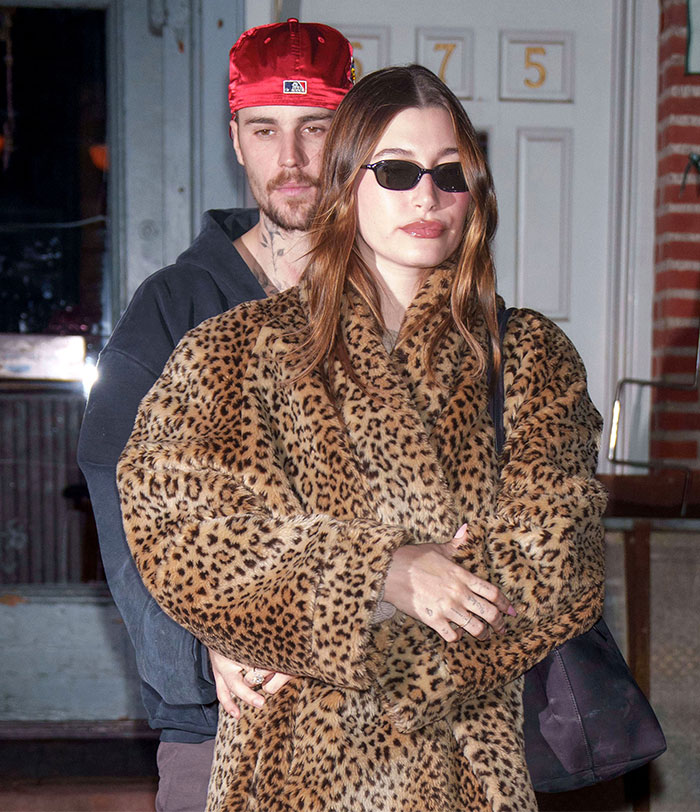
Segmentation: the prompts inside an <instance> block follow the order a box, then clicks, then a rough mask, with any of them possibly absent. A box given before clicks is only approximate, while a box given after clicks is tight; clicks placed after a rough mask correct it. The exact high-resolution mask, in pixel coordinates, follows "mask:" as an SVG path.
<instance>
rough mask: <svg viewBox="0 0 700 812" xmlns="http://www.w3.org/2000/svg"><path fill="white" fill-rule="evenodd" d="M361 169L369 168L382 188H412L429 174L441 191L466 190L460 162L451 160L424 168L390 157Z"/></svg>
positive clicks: (402, 189) (365, 165)
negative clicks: (390, 158) (430, 167)
mask: <svg viewBox="0 0 700 812" xmlns="http://www.w3.org/2000/svg"><path fill="white" fill-rule="evenodd" d="M361 168H362V169H371V170H372V171H373V172H374V176H375V178H376V179H377V183H378V184H379V185H380V186H381V187H382V188H384V189H391V190H392V191H394V192H405V191H406V190H407V189H413V187H414V186H416V185H417V184H418V182H419V181H420V179H421V178H422V177H423V175H430V176H431V177H432V179H433V183H434V184H435V185H436V186H437V187H438V189H442V191H443V192H466V191H468V189H467V182H466V180H465V179H464V172H462V166H461V164H459V163H457V161H453V162H451V163H447V164H438V165H437V166H434V167H433V168H432V169H424V168H423V167H422V166H418V164H414V163H413V161H401V160H399V159H392V160H387V161H377V162H376V163H373V164H363V165H362V167H361Z"/></svg>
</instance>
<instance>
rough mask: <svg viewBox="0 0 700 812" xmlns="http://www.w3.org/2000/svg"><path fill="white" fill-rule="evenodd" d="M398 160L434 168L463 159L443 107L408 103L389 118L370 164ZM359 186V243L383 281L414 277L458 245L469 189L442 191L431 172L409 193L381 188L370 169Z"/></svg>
mask: <svg viewBox="0 0 700 812" xmlns="http://www.w3.org/2000/svg"><path fill="white" fill-rule="evenodd" d="M389 159H400V160H406V161H412V162H413V163H415V164H418V165H419V166H421V167H423V168H426V169H432V168H433V167H435V166H437V165H438V164H443V163H451V162H454V161H459V154H458V151H457V139H456V138H455V133H454V128H453V126H452V120H451V118H450V115H449V113H448V112H447V110H446V109H445V108H443V107H425V108H418V107H409V108H407V109H406V110H402V111H401V112H400V113H398V114H397V115H396V116H395V117H394V118H393V119H392V121H391V123H390V124H389V126H388V127H387V128H386V130H385V132H384V134H383V135H382V137H381V138H380V140H379V143H378V144H377V146H376V149H375V151H374V154H373V155H372V157H371V158H370V160H369V161H368V162H367V163H370V164H371V163H375V162H376V161H381V160H389ZM360 176H361V179H360V182H359V184H358V186H357V192H356V194H357V218H358V240H357V242H358V246H359V249H360V253H361V255H362V257H363V259H364V260H365V262H366V263H367V264H368V266H369V268H370V269H371V270H372V271H374V272H375V273H377V272H378V273H379V274H380V275H381V276H382V277H383V278H384V279H387V280H388V279H390V278H396V277H397V275H398V276H400V277H406V275H409V276H411V277H415V276H416V275H418V274H421V273H422V272H423V271H424V270H425V269H428V268H434V267H435V266H437V265H439V264H440V263H441V262H443V261H444V260H445V259H447V257H449V256H450V255H451V254H452V252H453V251H454V250H455V248H456V247H457V245H458V243H459V241H460V238H461V236H462V231H463V227H464V220H465V218H466V215H467V207H468V206H469V200H470V195H469V192H444V191H442V190H441V189H439V188H438V187H437V186H436V185H435V183H434V182H433V179H432V177H431V176H430V175H423V177H421V179H420V180H419V181H418V183H417V185H416V186H414V187H413V188H412V189H407V190H405V191H393V190H390V189H384V188H382V187H381V186H380V185H379V183H378V182H377V179H376V177H375V175H374V172H373V171H372V170H371V169H361V170H360Z"/></svg>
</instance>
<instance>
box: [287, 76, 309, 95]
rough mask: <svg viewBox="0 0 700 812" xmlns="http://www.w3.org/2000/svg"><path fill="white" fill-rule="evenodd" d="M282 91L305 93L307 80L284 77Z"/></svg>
mask: <svg viewBox="0 0 700 812" xmlns="http://www.w3.org/2000/svg"><path fill="white" fill-rule="evenodd" d="M282 93H293V94H297V93H299V94H302V95H303V94H304V93H306V82H304V81H303V80H302V79H283V80H282Z"/></svg>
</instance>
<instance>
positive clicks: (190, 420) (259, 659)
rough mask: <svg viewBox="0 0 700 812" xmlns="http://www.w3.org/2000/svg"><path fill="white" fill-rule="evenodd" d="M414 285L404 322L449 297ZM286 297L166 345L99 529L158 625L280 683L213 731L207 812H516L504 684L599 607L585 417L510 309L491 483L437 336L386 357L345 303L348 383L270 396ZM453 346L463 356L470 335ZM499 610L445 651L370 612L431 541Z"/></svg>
mask: <svg viewBox="0 0 700 812" xmlns="http://www.w3.org/2000/svg"><path fill="white" fill-rule="evenodd" d="M449 281H450V280H449V273H448V272H442V271H440V272H434V273H433V274H432V275H431V277H430V278H429V279H428V281H427V282H426V284H425V285H424V287H423V288H422V289H421V291H420V292H419V294H418V296H417V297H416V300H415V301H414V303H413V304H412V305H411V307H410V308H409V310H408V311H407V314H406V319H405V322H404V324H405V325H408V324H411V323H416V322H414V320H416V319H421V318H422V316H423V315H424V314H425V312H426V308H430V307H432V305H433V303H434V302H435V301H436V297H443V296H444V295H445V292H446V291H447V289H448V285H449ZM306 323H307V310H306V298H305V292H304V288H303V286H302V287H300V288H295V289H291V290H289V291H286V292H284V293H282V294H280V295H278V296H275V297H273V298H271V299H267V300H264V301H259V302H251V303H248V304H246V305H242V306H241V307H239V308H236V309H235V310H232V311H229V312H228V313H224V314H223V315H221V316H218V317H215V318H213V319H211V320H209V321H207V322H204V323H203V324H202V325H200V326H199V327H198V328H196V329H195V330H193V331H192V332H191V333H189V334H188V335H187V336H186V337H185V338H184V339H183V341H182V342H181V343H180V345H179V347H178V349H177V350H176V351H175V353H174V354H173V356H172V357H171V359H170V361H169V363H168V365H167V366H166V368H165V371H164V372H163V375H162V376H161V378H160V380H159V381H158V382H157V383H156V385H155V386H154V388H153V389H152V390H151V392H150V393H149V395H148V396H147V397H146V398H145V399H144V401H143V403H142V405H141V409H140V412H139V416H138V418H137V421H136V424H135V427H134V431H133V434H132V436H131V439H130V441H129V444H128V445H127V447H126V449H125V451H124V453H123V455H122V459H121V462H120V466H119V474H118V479H119V487H120V491H121V495H122V508H123V517H124V525H125V528H126V532H127V537H128V539H129V543H130V545H131V549H132V551H133V555H134V558H135V560H136V563H137V565H138V567H139V569H140V571H141V574H142V577H143V579H144V581H145V582H146V584H147V585H148V587H149V589H150V590H151V591H152V592H153V594H154V595H155V596H156V598H157V599H158V601H159V602H160V604H161V605H162V607H163V608H164V609H165V611H166V612H168V613H169V614H170V615H172V616H173V617H174V618H175V619H176V620H177V621H178V622H180V623H182V624H183V625H184V626H186V627H187V628H188V629H190V630H191V631H192V632H193V633H194V634H195V635H196V636H197V637H199V638H200V639H202V640H203V641H204V642H205V643H206V644H207V645H208V646H210V647H212V648H214V649H217V650H219V651H221V652H222V653H224V654H225V655H227V656H229V657H231V658H233V659H236V660H238V661H241V662H246V663H249V664H251V665H256V666H260V667H265V668H271V669H275V670H279V671H283V672H286V673H290V674H295V675H299V676H298V678H297V679H295V680H294V681H293V682H291V683H289V684H288V685H287V686H286V687H285V688H284V689H283V690H282V691H281V692H280V693H279V694H278V695H277V696H276V697H274V698H272V699H269V700H268V701H267V703H266V706H265V707H264V708H263V709H262V710H254V709H251V708H248V707H244V708H243V712H242V716H241V719H240V721H238V722H236V721H235V720H233V719H232V718H231V717H228V716H227V715H226V714H225V713H224V712H223V711H222V714H221V716H222V718H221V721H220V724H219V734H218V741H217V755H216V758H215V766H214V773H213V780H212V783H211V789H210V797H209V806H208V808H209V810H211V812H214V810H216V812H219V811H220V810H226V811H227V812H233V811H234V810H235V811H236V812H239V810H240V812H243V811H244V810H245V812H253V811H254V810H255V811H256V812H306V811H307V810H318V811H319V812H320V811H321V810H323V811H324V812H330V811H331V810H333V812H360V810H362V812H399V810H406V812H416V810H424V811H425V812H433V811H434V812H455V810H465V811H466V810H469V811H470V812H474V811H475V810H497V812H527V810H535V809H536V803H535V798H534V794H533V791H532V787H531V785H530V781H529V778H528V775H527V770H526V767H525V762H524V754H523V742H522V732H521V731H522V699H521V695H522V690H521V689H522V680H521V679H520V677H521V675H522V674H523V673H524V671H525V670H527V669H528V668H529V667H530V666H532V665H533V664H534V663H535V662H537V661H538V660H540V659H541V658H543V657H544V656H545V655H546V654H547V653H548V652H549V650H550V649H551V648H552V647H553V646H555V645H557V644H559V643H561V642H563V641H564V640H566V639H568V638H570V637H572V636H574V635H576V634H578V633H580V632H581V631H584V630H585V629H587V628H588V627H590V626H591V625H592V623H593V622H594V621H595V619H596V618H597V617H598V616H599V614H600V611H601V607H602V597H603V579H604V572H603V533H602V525H601V521H600V517H601V514H602V511H603V509H604V506H605V496H604V494H603V492H602V491H601V489H600V486H599V485H598V484H597V482H596V481H595V480H594V478H593V474H594V469H595V465H596V457H597V448H598V438H599V432H600V429H601V421H600V416H599V415H598V413H597V412H596V410H595V408H594V407H593V405H592V404H591V402H590V400H589V397H588V394H587V391H586V380H585V372H584V369H583V366H582V364H581V361H580V359H579V357H578V355H577V353H576V351H575V350H574V349H573V347H572V346H571V344H570V342H569V341H568V339H567V338H566V337H565V336H564V334H563V333H562V332H561V331H560V330H559V329H558V328H557V327H556V326H555V325H553V324H552V323H551V322H549V321H548V320H547V319H545V318H544V317H542V316H540V315H538V314H536V313H533V312H531V311H525V310H521V311H516V313H515V314H514V315H513V316H512V317H511V319H510V322H509V327H508V333H507V336H506V339H505V344H504V358H505V367H504V369H505V384H506V406H505V426H506V445H505V448H504V454H503V460H502V461H501V465H500V467H499V461H498V460H497V459H496V455H495V451H494V434H493V426H492V423H491V420H490V417H489V415H488V411H487V391H486V384H485V382H484V381H483V380H479V381H471V382H469V378H470V376H471V372H472V370H473V367H474V359H473V358H472V357H471V356H470V354H469V352H468V351H467V349H466V345H465V342H464V341H463V339H462V338H461V337H460V336H459V334H458V333H456V332H454V333H451V334H448V335H447V336H446V337H445V339H444V341H443V342H442V344H441V345H440V347H439V351H438V353H437V356H436V359H435V362H436V363H435V365H436V375H435V378H434V379H433V380H431V379H430V376H428V375H427V372H426V370H425V368H424V366H423V360H422V353H421V348H422V346H423V344H424V341H425V330H427V329H428V325H426V326H425V327H424V328H422V329H421V330H420V331H419V332H418V333H417V334H416V335H415V336H414V337H413V338H411V339H410V340H408V341H407V342H406V343H405V344H404V345H403V347H400V348H399V349H397V350H395V351H394V353H392V354H391V355H388V354H387V352H386V350H385V349H384V346H383V344H382V341H381V337H380V336H379V335H378V334H377V332H376V329H375V327H374V324H373V321H372V319H371V317H370V315H369V313H368V312H367V311H366V309H365V308H364V307H363V305H362V304H361V303H360V302H359V300H356V298H355V297H354V296H353V295H352V294H350V295H349V296H348V301H347V303H346V307H345V312H344V315H343V320H342V329H343V330H344V333H345V336H346V339H347V343H348V348H349V352H350V356H351V359H352V363H353V366H354V369H355V371H356V373H357V375H358V377H359V378H360V379H361V380H362V381H363V382H365V384H366V386H367V390H368V392H369V393H370V394H369V395H368V394H363V392H362V391H361V389H360V388H359V387H358V386H357V384H356V383H355V382H353V381H352V380H349V379H348V378H347V376H345V375H344V374H343V373H342V370H340V369H338V370H336V372H337V375H336V382H337V396H336V397H335V399H334V402H332V401H331V399H330V398H329V396H328V394H327V391H326V389H325V387H324V385H323V381H322V379H321V376H320V375H313V376H311V377H310V378H307V379H305V380H303V381H301V382H299V383H297V384H294V385H287V384H286V383H285V381H287V380H288V377H289V373H290V369H289V367H288V363H287V361H286V355H287V353H288V352H289V350H290V349H291V348H292V347H293V346H294V342H295V341H298V340H299V337H298V334H297V333H296V332H295V331H297V330H299V329H300V328H302V329H303V327H304V325H305V324H306ZM474 330H475V333H476V334H477V335H479V336H480V338H481V340H483V341H485V332H484V329H483V325H478V324H477V325H475V327H474ZM463 522H467V523H468V526H469V536H468V544H467V545H465V547H464V548H463V552H462V558H461V560H462V563H463V564H464V566H466V567H469V568H471V569H472V570H473V571H475V572H476V573H477V574H479V575H481V576H483V577H486V578H488V579H489V580H492V581H494V582H496V583H498V584H499V585H500V586H501V587H502V589H503V590H504V592H505V593H506V595H508V597H509V598H510V599H511V601H513V603H514V605H515V606H516V608H517V610H518V616H517V618H513V619H509V628H508V631H507V633H506V634H505V635H503V636H497V635H492V636H491V639H490V640H489V641H487V642H479V641H476V640H474V639H473V638H472V637H470V636H468V635H465V636H464V637H463V638H462V640H461V641H459V642H457V643H453V644H447V643H445V642H444V641H443V640H442V639H441V638H440V637H439V636H438V635H437V634H436V633H435V632H433V631H432V630H431V629H429V628H428V627H426V626H424V625H423V624H421V623H419V622H418V621H415V620H413V619H412V618H410V617H406V616H404V615H402V614H400V613H397V614H396V615H395V616H394V617H393V618H392V619H391V620H388V621H385V622H384V623H383V624H381V625H380V626H373V625H372V616H373V613H374V610H375V607H376V604H377V601H378V599H379V597H380V592H381V589H382V585H383V581H384V578H385V575H386V572H387V569H388V567H389V564H390V561H391V556H392V553H393V551H394V550H395V549H396V548H397V547H398V546H399V545H402V544H408V543H424V542H429V541H438V542H443V541H449V540H450V539H451V538H452V536H453V535H454V532H455V530H456V529H457V528H458V527H459V526H460V525H461V524H462V523H463Z"/></svg>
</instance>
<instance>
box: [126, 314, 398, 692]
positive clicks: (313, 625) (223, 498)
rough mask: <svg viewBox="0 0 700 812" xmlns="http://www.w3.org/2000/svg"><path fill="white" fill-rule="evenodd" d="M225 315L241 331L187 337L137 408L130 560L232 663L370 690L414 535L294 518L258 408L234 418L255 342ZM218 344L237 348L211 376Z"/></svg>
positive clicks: (245, 391) (246, 391)
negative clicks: (386, 598) (383, 625)
mask: <svg viewBox="0 0 700 812" xmlns="http://www.w3.org/2000/svg"><path fill="white" fill-rule="evenodd" d="M244 308H245V306H244ZM237 312H238V310H237V311H232V313H233V314H235V313H237ZM226 318H227V319H229V322H227V323H230V322H232V321H233V322H234V328H231V329H232V330H233V331H234V332H235V331H236V330H238V332H237V333H236V334H235V335H234V334H232V332H228V333H226V334H222V333H221V330H220V329H218V328H217V329H215V330H212V329H208V328H207V323H205V325H203V329H197V330H194V331H192V332H191V333H189V334H188V335H187V336H186V337H185V339H183V341H182V342H181V343H180V345H179V346H178V348H177V349H176V351H175V353H174V354H173V356H172V357H171V359H170V361H169V362H168V364H167V366H166V368H165V370H164V373H163V375H162V376H161V378H160V379H159V381H158V382H157V383H156V385H155V386H154V388H153V389H152V390H151V392H150V393H149V396H148V397H147V398H146V399H145V400H144V401H143V403H142V404H141V408H140V410H139V416H138V418H137V421H136V424H135V427H134V431H133V433H132V436H131V438H130V440H129V443H128V444H127V446H126V448H125V450H124V453H123V454H122V457H121V460H120V464H119V468H118V486H119V489H120V494H121V501H122V515H123V521H124V527H125V531H126V536H127V539H128V542H129V545H130V547H131V550H132V553H133V556H134V559H135V561H136V564H137V566H138V568H139V571H140V573H141V576H142V578H143V580H144V582H145V583H146V585H147V587H148V589H149V590H150V591H151V593H152V594H153V595H154V596H155V598H156V600H157V601H158V603H159V604H160V605H161V607H162V608H163V609H164V610H165V612H167V613H168V614H169V615H170V616H171V617H173V618H174V619H176V620H177V621H178V623H181V624H182V625H183V626H185V627H186V628H188V629H189V630H190V631H191V632H192V633H193V634H194V635H196V636H197V637H198V638H199V639H200V640H202V641H204V642H205V643H206V644H207V645H208V646H210V647H212V648H214V649H216V650H217V651H220V652H222V653H223V654H224V655H226V656H227V657H230V658H232V659H235V660H237V661H239V662H243V663H247V664H250V665H256V666H259V667H266V668H270V669H273V670H276V671H282V672H284V673H288V674H294V675H302V676H307V677H313V678H317V679H320V680H323V681H325V682H328V683H329V684H333V685H336V686H341V687H351V688H366V687H368V686H369V684H370V676H369V674H370V673H371V672H372V668H371V667H370V665H371V663H370V661H371V660H372V657H373V655H374V651H375V650H374V647H373V629H372V618H373V614H374V611H375V608H376V604H377V599H378V596H379V593H380V591H381V586H382V584H383V581H384V577H385V573H386V571H387V569H388V567H389V563H390V560H391V555H392V553H393V551H394V549H396V547H398V546H400V545H401V544H403V543H406V541H407V540H408V538H410V537H409V536H408V534H407V531H406V530H404V529H403V528H402V527H397V526H390V525H385V524H381V523H379V522H375V521H371V520H367V519H355V520H353V519H350V520H347V521H342V520H338V519H336V518H332V517H330V516H329V515H327V514H311V515H309V514H305V513H303V512H302V511H301V509H300V505H299V500H298V498H297V497H296V495H295V493H294V492H293V491H292V489H291V488H290V486H289V484H288V479H287V477H286V476H285V474H284V470H283V466H282V464H281V463H278V462H277V461H276V457H275V452H274V441H273V438H272V437H271V436H270V434H269V433H268V431H267V429H266V423H265V416H264V407H261V412H260V414H259V415H258V414H257V413H256V419H254V420H251V421H248V420H245V419H243V418H242V417H241V415H243V414H244V413H245V414H248V413H249V412H250V409H251V408H253V406H254V404H255V401H256V398H257V395H256V388H255V380H254V378H255V376H254V375H253V374H252V373H251V374H248V372H247V370H248V360H249V357H250V355H251V351H250V349H249V348H248V347H249V345H250V344H251V343H254V339H252V338H250V336H245V335H243V334H244V333H246V332H248V333H250V331H251V328H250V321H249V320H248V321H247V320H246V318H245V315H242V316H240V317H239V319H238V321H237V322H236V321H235V319H236V316H235V315H231V314H226ZM246 321H247V324H246ZM235 325H238V326H237V327H236V326H235ZM217 342H218V344H219V345H221V342H224V343H228V344H229V345H230V346H231V347H235V348H240V347H241V346H243V349H240V355H239V356H238V355H237V356H236V359H233V360H231V359H232V358H233V356H234V355H236V353H237V352H238V349H237V350H236V353H234V352H232V353H231V354H230V356H227V357H229V360H230V366H227V367H226V369H223V368H221V367H217V368H216V369H208V362H209V358H210V357H211V355H210V352H209V351H210V350H211V351H212V353H213V352H214V350H213V348H214V345H215V344H216V343H217ZM227 363H228V362H227ZM222 386H223V387H225V391H226V397H225V398H222V397H220V396H217V389H218V390H219V392H221V391H222ZM348 607H350V609H349V610H348Z"/></svg>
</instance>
